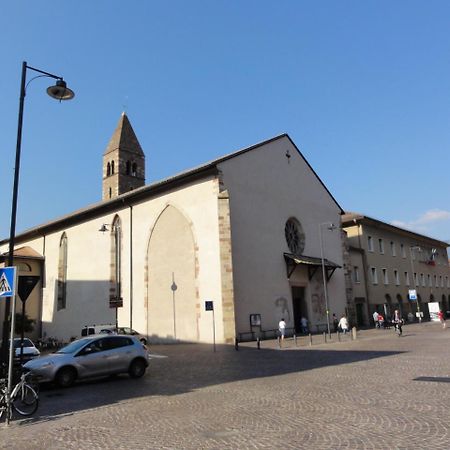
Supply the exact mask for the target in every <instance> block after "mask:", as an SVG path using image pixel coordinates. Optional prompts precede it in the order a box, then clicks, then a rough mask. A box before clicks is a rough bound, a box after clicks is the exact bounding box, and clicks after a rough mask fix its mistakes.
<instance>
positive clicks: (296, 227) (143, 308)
mask: <svg viewBox="0 0 450 450" xmlns="http://www.w3.org/2000/svg"><path fill="white" fill-rule="evenodd" d="M342 213H343V211H342V209H341V208H340V206H339V205H338V204H337V202H336V201H335V199H334V198H333V196H332V195H331V194H330V192H329V191H328V190H327V188H326V187H325V186H324V184H323V183H322V182H321V180H320V179H319V177H318V176H317V174H316V173H315V172H314V170H313V169H312V168H311V166H310V165H309V164H308V162H307V161H306V160H305V158H304V157H303V156H302V154H301V153H300V151H299V150H298V148H297V147H296V146H295V144H294V143H293V141H292V140H291V139H290V138H289V136H288V135H286V134H283V135H280V136H277V137H274V138H272V139H270V140H267V141H265V142H262V143H259V144H256V145H254V146H252V147H248V148H245V149H242V150H239V151H236V152H234V153H232V154H229V155H227V156H224V157H222V158H219V159H217V160H215V161H212V162H210V163H207V164H204V165H202V166H200V167H197V168H195V169H192V170H188V171H185V172H183V173H181V174H178V175H175V176H173V177H170V178H167V179H165V180H162V181H160V182H156V183H152V184H149V185H146V184H145V156H144V153H143V151H142V149H141V148H140V145H139V142H138V140H137V138H136V136H135V133H134V131H133V129H132V127H131V124H130V122H129V120H128V118H127V116H126V115H125V114H123V115H122V117H121V118H120V120H119V124H118V126H117V128H116V130H115V132H114V134H113V137H112V139H111V141H110V143H109V145H108V147H107V149H106V151H105V153H104V156H103V200H102V201H101V202H99V203H97V204H94V205H91V206H88V207H86V208H84V209H81V210H79V211H76V212H74V213H72V214H69V215H67V216H64V217H62V218H59V219H57V220H53V221H50V222H48V223H45V224H42V225H40V226H36V227H34V228H31V229H29V230H26V231H25V232H23V233H21V234H20V235H18V236H17V237H16V245H15V252H14V257H15V264H16V265H17V266H18V267H19V270H20V274H21V275H28V274H32V275H38V276H39V277H40V281H39V282H38V284H37V285H36V287H35V288H34V290H33V292H32V293H31V295H30V298H29V299H28V300H27V302H26V311H27V315H28V316H29V317H31V318H33V319H35V320H36V326H35V331H34V333H33V334H32V337H34V338H38V337H44V336H46V337H54V338H56V339H59V340H62V341H68V340H69V339H70V338H72V337H75V336H80V330H81V328H82V327H83V326H85V325H92V324H100V323H115V321H116V320H117V322H118V324H119V326H127V327H131V328H134V329H136V330H137V331H138V332H139V333H141V334H143V335H145V336H148V339H149V341H150V342H174V341H183V342H212V341H213V314H212V311H209V310H206V308H205V304H206V302H213V307H214V326H215V329H214V333H215V339H216V341H217V342H218V343H224V344H226V343H234V342H235V339H236V338H238V339H243V338H246V337H248V336H251V332H254V331H259V330H260V331H264V330H272V329H275V328H277V325H278V321H279V320H280V319H281V318H282V317H283V318H284V319H285V321H286V322H287V326H288V327H289V328H292V329H297V331H299V328H300V318H301V317H302V316H305V317H307V318H308V320H309V322H310V324H311V326H312V328H313V329H314V330H315V329H319V328H320V327H323V326H324V325H325V324H326V322H327V317H326V308H327V304H328V306H329V311H330V314H332V313H336V314H337V315H340V314H342V313H344V311H345V308H346V306H347V304H346V302H347V300H346V286H345V277H344V270H343V269H342V267H343V265H344V263H343V249H342V240H341V234H340V230H339V229H335V230H333V227H330V226H329V225H330V224H336V225H338V224H340V216H341V214H342ZM99 230H102V232H99ZM0 252H1V254H2V257H3V261H5V259H6V255H7V252H8V240H7V239H5V240H3V241H1V242H0ZM322 257H323V261H324V265H323V267H324V268H325V276H323V275H324V274H323V273H322ZM324 279H326V281H327V283H326V287H327V291H326V292H327V294H328V295H327V297H325V295H326V294H325V290H324ZM19 303H20V302H19ZM0 314H2V317H3V311H2V310H0ZM0 326H1V325H0ZM314 327H316V328H314Z"/></svg>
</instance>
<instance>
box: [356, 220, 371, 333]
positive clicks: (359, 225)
mask: <svg viewBox="0 0 450 450" xmlns="http://www.w3.org/2000/svg"><path fill="white" fill-rule="evenodd" d="M353 222H354V224H355V225H357V227H358V245H359V249H360V250H361V254H362V263H363V273H364V292H365V294H366V299H367V322H368V325H370V301H369V299H370V297H369V286H368V284H367V280H368V279H369V276H370V274H369V272H368V270H367V255H366V251H365V250H364V249H363V248H362V245H361V233H360V230H361V224H360V223H358V222H357V221H356V219H353Z"/></svg>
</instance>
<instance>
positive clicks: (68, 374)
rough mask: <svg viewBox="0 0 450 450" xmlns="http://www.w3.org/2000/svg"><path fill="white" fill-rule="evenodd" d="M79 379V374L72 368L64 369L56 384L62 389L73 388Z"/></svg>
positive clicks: (56, 378)
mask: <svg viewBox="0 0 450 450" xmlns="http://www.w3.org/2000/svg"><path fill="white" fill-rule="evenodd" d="M76 378H77V373H76V372H75V369H72V367H63V368H62V369H61V370H59V371H58V373H57V374H56V377H55V381H56V384H57V385H58V386H60V387H62V388H66V387H69V386H72V385H73V383H75V379H76Z"/></svg>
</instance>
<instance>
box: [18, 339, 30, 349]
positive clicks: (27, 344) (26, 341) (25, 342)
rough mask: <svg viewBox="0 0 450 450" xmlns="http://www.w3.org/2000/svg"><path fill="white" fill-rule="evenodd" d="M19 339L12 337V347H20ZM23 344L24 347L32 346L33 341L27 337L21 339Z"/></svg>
mask: <svg viewBox="0 0 450 450" xmlns="http://www.w3.org/2000/svg"><path fill="white" fill-rule="evenodd" d="M20 342H21V340H20V339H14V348H18V347H20ZM23 346H24V347H34V345H33V343H32V342H31V341H30V340H29V339H24V340H23Z"/></svg>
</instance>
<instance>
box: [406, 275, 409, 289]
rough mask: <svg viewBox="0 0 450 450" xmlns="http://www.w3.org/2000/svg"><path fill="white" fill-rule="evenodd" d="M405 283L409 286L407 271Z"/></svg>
mask: <svg viewBox="0 0 450 450" xmlns="http://www.w3.org/2000/svg"><path fill="white" fill-rule="evenodd" d="M405 284H406V286H409V272H405Z"/></svg>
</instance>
